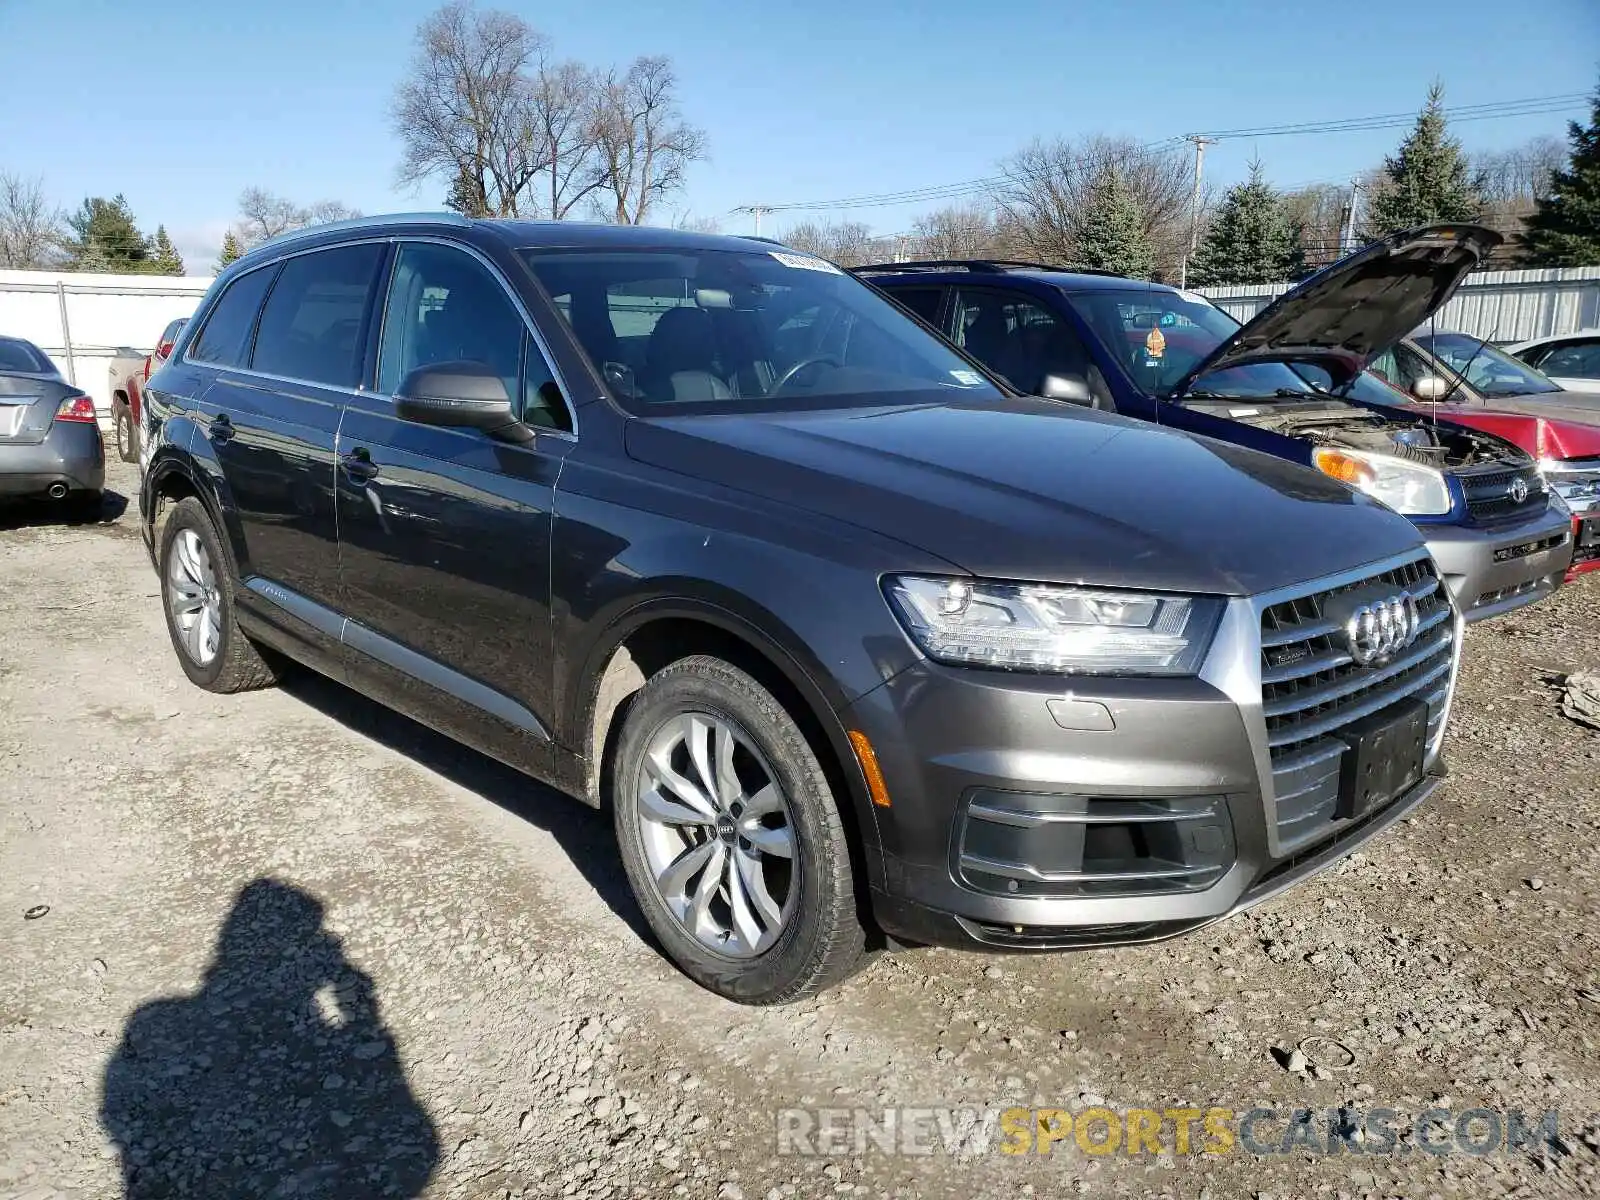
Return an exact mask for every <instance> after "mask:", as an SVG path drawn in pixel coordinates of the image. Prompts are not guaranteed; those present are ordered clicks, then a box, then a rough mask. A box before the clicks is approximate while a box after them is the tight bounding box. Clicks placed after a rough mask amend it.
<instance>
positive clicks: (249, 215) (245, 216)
mask: <svg viewBox="0 0 1600 1200" xmlns="http://www.w3.org/2000/svg"><path fill="white" fill-rule="evenodd" d="M360 215H361V213H360V211H359V210H357V209H354V208H351V207H350V206H349V205H348V204H345V203H343V202H342V201H339V200H318V201H316V202H315V203H314V204H309V205H300V204H296V203H295V202H294V201H293V200H290V199H289V198H288V197H287V196H280V195H278V194H277V193H276V192H269V191H267V189H266V188H259V187H248V188H245V190H244V191H242V192H240V193H239V220H238V223H237V224H235V226H234V227H233V229H232V231H231V232H232V233H233V235H234V237H235V239H236V240H237V241H238V243H239V245H240V246H242V247H244V248H245V249H248V248H249V247H251V246H255V245H259V244H260V243H261V242H264V241H266V240H267V239H268V238H275V237H277V236H278V235H279V234H280V233H288V232H289V231H290V230H291V229H304V228H305V227H306V226H308V225H326V224H328V222H330V221H345V220H349V219H350V218H351V217H359V216H360Z"/></svg>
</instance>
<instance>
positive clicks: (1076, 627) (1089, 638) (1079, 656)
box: [884, 575, 1223, 675]
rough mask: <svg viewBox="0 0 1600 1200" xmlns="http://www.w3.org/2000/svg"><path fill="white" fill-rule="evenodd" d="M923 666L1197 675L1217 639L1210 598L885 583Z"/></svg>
mask: <svg viewBox="0 0 1600 1200" xmlns="http://www.w3.org/2000/svg"><path fill="white" fill-rule="evenodd" d="M884 589H885V591H886V592H887V593H888V597H889V602H890V604H891V605H892V606H893V608H894V610H895V614H896V615H897V616H898V617H899V618H900V623H901V624H902V625H904V626H905V629H906V632H907V633H908V634H910V635H911V638H912V640H913V641H915V642H916V643H917V645H918V646H920V647H921V648H922V651H923V653H925V654H926V655H927V656H928V657H929V658H932V659H935V660H937V661H938V662H943V663H953V664H956V665H961V666H981V667H994V668H998V669H1000V670H1008V671H1053V672H1060V673H1063V674H1065V673H1071V674H1086V675H1094V674H1098V675H1111V674H1125V675H1193V674H1194V673H1195V672H1196V671H1198V670H1199V669H1200V664H1201V662H1202V661H1203V660H1204V658H1205V655H1206V651H1207V650H1208V649H1209V648H1210V645H1211V638H1212V636H1213V635H1214V634H1215V633H1216V629H1217V621H1218V619H1219V618H1220V616H1221V614H1222V607H1223V602H1222V601H1221V600H1220V599H1217V598H1214V597H1197V596H1164V595H1158V594H1155V593H1152V592H1113V591H1102V590H1100V589H1090V588H1074V587H1056V586H1052V585H1049V584H1029V583H992V582H989V581H986V580H979V579H930V578H924V577H920V576H913V575H900V576H895V577H891V578H890V579H888V580H886V581H885V584H884Z"/></svg>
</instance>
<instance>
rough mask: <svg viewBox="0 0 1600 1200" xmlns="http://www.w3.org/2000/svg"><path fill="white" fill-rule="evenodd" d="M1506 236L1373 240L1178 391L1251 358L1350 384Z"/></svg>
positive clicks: (1289, 298) (1265, 316)
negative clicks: (1314, 370) (1310, 369)
mask: <svg viewBox="0 0 1600 1200" xmlns="http://www.w3.org/2000/svg"><path fill="white" fill-rule="evenodd" d="M1504 240H1505V239H1504V238H1502V237H1501V236H1500V235H1499V234H1498V233H1496V232H1495V231H1494V230H1492V229H1485V228H1483V227H1482V226H1479V225H1426V226H1423V227H1422V228H1421V229H1413V230H1410V231H1408V232H1406V233H1396V234H1391V235H1390V236H1389V237H1386V238H1383V239H1381V240H1380V241H1376V242H1373V243H1372V244H1371V245H1369V246H1366V247H1363V248H1362V249H1360V250H1358V251H1356V252H1355V253H1354V254H1352V255H1350V256H1349V257H1348V258H1344V259H1340V260H1339V261H1338V262H1336V263H1334V264H1333V265H1332V266H1331V267H1326V268H1324V269H1323V270H1321V271H1318V272H1317V273H1316V274H1315V275H1313V276H1312V277H1311V278H1310V279H1307V280H1306V281H1305V282H1304V283H1302V284H1301V285H1300V286H1299V287H1296V288H1294V289H1293V290H1292V291H1288V292H1285V293H1284V294H1283V295H1281V296H1279V297H1278V298H1277V299H1276V300H1274V301H1273V302H1272V303H1271V304H1269V305H1267V307H1266V308H1264V309H1262V310H1261V311H1260V312H1259V313H1257V314H1256V315H1255V316H1254V317H1253V318H1251V320H1250V321H1248V322H1247V323H1246V324H1244V325H1242V326H1240V328H1239V331H1238V332H1237V333H1235V334H1234V335H1233V336H1232V337H1230V338H1229V339H1228V340H1227V341H1225V342H1223V343H1222V344H1221V345H1220V346H1218V347H1217V348H1216V349H1215V350H1213V351H1212V352H1211V353H1210V354H1209V355H1207V356H1206V357H1205V358H1203V359H1201V360H1200V362H1199V363H1197V364H1196V365H1195V367H1194V369H1193V370H1191V371H1190V372H1189V374H1187V375H1186V376H1184V377H1183V378H1182V379H1181V380H1179V381H1178V383H1177V384H1176V385H1175V386H1174V387H1173V389H1172V391H1171V392H1170V393H1169V394H1170V395H1171V396H1172V397H1173V398H1176V397H1179V396H1181V395H1182V394H1183V393H1184V392H1185V391H1187V390H1188V389H1189V388H1190V387H1191V386H1192V385H1193V384H1194V382H1195V380H1197V379H1199V378H1200V377H1201V376H1202V375H1205V374H1207V373H1209V372H1211V371H1219V370H1223V369H1226V368H1228V367H1239V366H1243V365H1245V364H1246V363H1252V362H1310V363H1316V364H1318V365H1319V366H1321V367H1323V368H1324V369H1325V370H1326V371H1327V372H1328V373H1329V374H1330V375H1331V376H1332V377H1333V386H1334V387H1335V388H1339V387H1343V386H1344V385H1345V384H1346V383H1348V382H1349V381H1350V380H1351V379H1353V378H1354V377H1355V376H1356V375H1359V374H1360V373H1361V372H1362V371H1363V370H1365V369H1366V366H1367V364H1368V363H1369V362H1371V361H1372V360H1373V359H1374V358H1376V357H1377V356H1378V355H1380V354H1382V353H1383V352H1384V351H1385V350H1387V349H1388V348H1389V347H1390V346H1392V345H1394V344H1395V343H1396V342H1398V341H1400V339H1401V338H1403V337H1405V336H1406V334H1408V333H1410V332H1411V331H1412V330H1413V329H1415V328H1416V327H1417V326H1418V325H1420V324H1422V323H1423V322H1424V321H1426V320H1427V319H1428V317H1429V316H1431V315H1432V314H1433V313H1434V312H1436V311H1437V310H1438V309H1439V308H1441V307H1442V306H1443V305H1444V303H1445V302H1446V301H1447V300H1449V299H1450V297H1451V296H1452V295H1453V294H1454V293H1455V290H1456V288H1457V286H1458V285H1459V284H1460V283H1461V280H1462V279H1463V278H1464V277H1465V276H1466V274H1467V272H1468V271H1470V270H1472V269H1473V268H1474V267H1476V266H1477V265H1478V263H1479V262H1480V261H1481V260H1482V259H1483V258H1484V256H1485V255H1487V254H1488V253H1489V251H1491V250H1493V249H1494V248H1495V247H1496V246H1498V245H1499V244H1500V243H1501V242H1502V241H1504Z"/></svg>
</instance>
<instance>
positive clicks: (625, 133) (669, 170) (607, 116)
mask: <svg viewBox="0 0 1600 1200" xmlns="http://www.w3.org/2000/svg"><path fill="white" fill-rule="evenodd" d="M677 85H678V80H677V76H676V75H675V74H674V73H673V70H672V61H671V60H670V59H667V58H662V57H659V56H647V57H644V58H637V59H634V61H633V64H632V65H631V66H630V67H629V68H628V69H627V71H626V72H625V73H623V74H622V75H621V76H618V75H616V74H615V73H614V72H613V73H612V74H610V75H608V76H607V77H606V78H605V80H604V81H603V83H602V84H601V86H600V89H599V95H598V100H597V108H596V122H597V124H596V130H595V132H596V141H597V142H598V145H599V155H600V166H601V171H602V173H603V180H604V182H603V184H602V187H603V188H604V189H605V190H606V191H607V192H609V193H610V194H611V197H612V199H613V200H614V201H615V205H614V218H615V220H616V221H617V223H618V224H621V225H642V224H644V222H645V218H646V217H647V216H648V215H649V213H650V206H651V205H652V204H653V203H654V202H655V201H656V200H658V199H660V198H661V197H662V196H663V195H665V194H666V193H668V192H672V191H676V190H677V189H678V188H680V187H682V186H683V177H684V172H685V171H686V169H687V168H688V166H689V164H690V163H692V162H695V161H697V160H698V159H701V158H704V157H705V145H706V136H705V133H704V132H703V131H701V130H699V129H697V128H695V127H694V126H693V125H690V124H688V123H687V122H685V121H684V120H683V118H682V116H681V115H680V114H679V112H678V98H677Z"/></svg>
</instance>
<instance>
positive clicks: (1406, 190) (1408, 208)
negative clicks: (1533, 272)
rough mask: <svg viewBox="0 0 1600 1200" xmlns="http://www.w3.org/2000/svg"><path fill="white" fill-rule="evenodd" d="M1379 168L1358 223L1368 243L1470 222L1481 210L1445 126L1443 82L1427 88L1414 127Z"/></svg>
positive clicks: (1457, 147) (1462, 159) (1463, 157)
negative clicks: (1401, 233)
mask: <svg viewBox="0 0 1600 1200" xmlns="http://www.w3.org/2000/svg"><path fill="white" fill-rule="evenodd" d="M1383 169H1384V174H1385V177H1386V178H1385V180H1384V182H1383V183H1382V184H1381V185H1380V186H1379V189H1378V191H1377V193H1376V194H1375V195H1374V196H1373V198H1372V204H1371V207H1370V208H1369V209H1368V211H1367V215H1366V220H1365V221H1364V222H1363V223H1362V236H1363V237H1365V238H1367V239H1368V240H1369V241H1370V240H1371V239H1374V238H1380V237H1383V236H1384V235H1385V234H1390V233H1396V232H1398V231H1400V230H1402V229H1414V228H1416V227H1417V226H1418V225H1427V224H1430V223H1432V222H1435V221H1471V220H1474V219H1475V218H1476V217H1477V216H1478V213H1479V212H1480V211H1481V210H1482V208H1483V198H1482V197H1481V196H1480V195H1479V194H1478V192H1477V190H1476V189H1475V188H1474V187H1473V185H1472V179H1471V176H1470V173H1469V171H1468V167H1467V156H1466V155H1465V154H1463V153H1462V151H1461V143H1460V142H1458V141H1456V139H1455V138H1453V137H1451V136H1450V134H1449V130H1448V128H1447V123H1446V121H1445V115H1444V86H1443V85H1442V84H1439V83H1435V84H1434V85H1433V86H1432V87H1431V88H1429V89H1428V103H1427V104H1426V105H1425V106H1424V107H1423V109H1422V113H1421V115H1419V116H1418V117H1417V123H1416V126H1415V127H1414V128H1413V129H1412V130H1411V133H1410V135H1409V136H1408V137H1407V138H1406V140H1405V141H1403V142H1401V143H1400V149H1399V150H1398V151H1397V152H1396V153H1395V154H1394V156H1393V157H1391V158H1387V159H1385V160H1384V163H1383Z"/></svg>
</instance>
